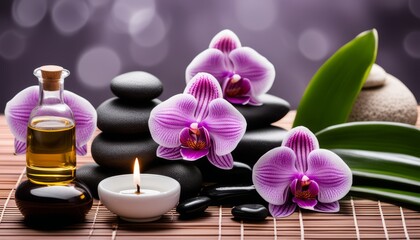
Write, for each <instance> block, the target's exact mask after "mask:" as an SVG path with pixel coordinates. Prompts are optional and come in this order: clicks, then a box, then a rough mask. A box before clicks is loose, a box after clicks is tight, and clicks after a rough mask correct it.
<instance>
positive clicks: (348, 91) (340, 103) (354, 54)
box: [293, 29, 378, 132]
mask: <svg viewBox="0 0 420 240" xmlns="http://www.w3.org/2000/svg"><path fill="white" fill-rule="evenodd" d="M377 46H378V41H377V32H376V30H375V29H373V30H370V31H367V32H364V33H362V34H360V35H359V36H357V37H356V38H355V39H353V40H352V41H350V42H349V43H347V44H346V45H344V46H343V47H341V48H340V49H339V50H338V51H337V52H336V53H335V54H334V55H333V56H332V57H330V58H329V59H328V60H327V61H326V62H325V63H324V64H323V65H322V66H321V68H320V69H319V70H318V72H317V73H315V75H314V77H313V78H312V80H311V81H310V83H309V85H308V87H307V88H306V90H305V93H304V95H303V97H302V99H301V102H300V104H299V107H298V109H297V114H296V118H295V120H294V123H293V126H294V127H296V126H305V127H307V128H309V129H310V130H311V131H313V132H316V131H319V130H321V129H324V128H325V127H327V126H331V125H334V124H339V123H344V122H346V121H347V118H348V116H349V115H350V113H351V110H352V107H353V104H354V102H355V100H356V97H357V95H358V94H359V92H360V90H361V88H362V86H363V84H364V82H365V80H366V78H367V76H368V74H369V72H370V69H371V67H372V65H373V63H374V62H375V60H376V53H377Z"/></svg>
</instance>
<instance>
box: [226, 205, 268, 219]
mask: <svg viewBox="0 0 420 240" xmlns="http://www.w3.org/2000/svg"><path fill="white" fill-rule="evenodd" d="M232 215H233V216H234V217H235V219H238V220H246V221H263V220H265V219H266V218H267V216H268V210H267V208H266V207H264V206H263V205H261V204H243V205H238V206H235V207H233V208H232Z"/></svg>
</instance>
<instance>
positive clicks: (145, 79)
mask: <svg viewBox="0 0 420 240" xmlns="http://www.w3.org/2000/svg"><path fill="white" fill-rule="evenodd" d="M111 91H112V92H113V93H114V94H115V96H117V97H119V98H122V99H126V100H138V101H148V100H152V99H154V98H157V97H159V96H160V94H161V93H162V91H163V85H162V82H161V81H160V80H159V79H158V78H157V77H155V76H154V75H152V74H150V73H147V72H142V71H135V72H128V73H124V74H121V75H119V76H116V77H115V78H114V79H112V80H111Z"/></svg>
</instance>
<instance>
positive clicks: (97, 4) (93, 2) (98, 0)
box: [89, 0, 111, 8]
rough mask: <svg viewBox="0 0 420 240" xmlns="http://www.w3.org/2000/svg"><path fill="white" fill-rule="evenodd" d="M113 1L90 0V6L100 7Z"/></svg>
mask: <svg viewBox="0 0 420 240" xmlns="http://www.w3.org/2000/svg"><path fill="white" fill-rule="evenodd" d="M110 2H111V0H89V4H90V6H92V7H94V8H100V7H103V6H105V5H108V4H109V3H110Z"/></svg>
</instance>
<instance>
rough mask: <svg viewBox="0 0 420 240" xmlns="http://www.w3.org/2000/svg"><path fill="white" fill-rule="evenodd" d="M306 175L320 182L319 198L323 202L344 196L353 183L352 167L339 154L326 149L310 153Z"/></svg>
mask: <svg viewBox="0 0 420 240" xmlns="http://www.w3.org/2000/svg"><path fill="white" fill-rule="evenodd" d="M306 175H307V176H308V177H309V178H310V179H312V180H314V181H315V182H316V183H318V185H319V193H318V200H319V201H320V202H323V203H332V202H335V201H337V200H339V199H341V198H343V197H344V196H345V195H346V194H347V193H348V192H349V191H350V187H351V185H352V173H351V170H350V168H349V167H348V166H347V164H346V163H345V162H344V161H343V160H342V159H341V158H340V157H339V156H338V155H337V154H335V153H333V152H331V151H329V150H325V149H318V150H314V151H312V152H311V153H310V154H309V156H308V171H307V172H306Z"/></svg>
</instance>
